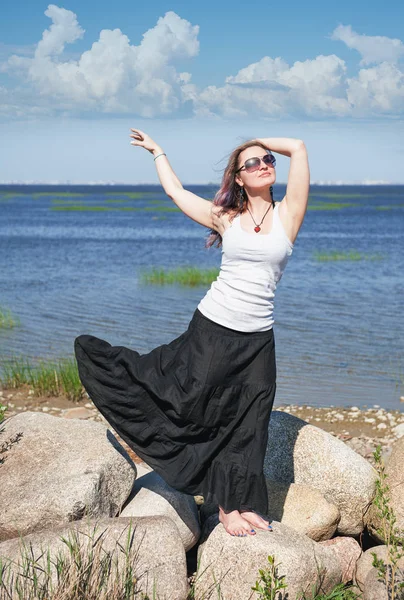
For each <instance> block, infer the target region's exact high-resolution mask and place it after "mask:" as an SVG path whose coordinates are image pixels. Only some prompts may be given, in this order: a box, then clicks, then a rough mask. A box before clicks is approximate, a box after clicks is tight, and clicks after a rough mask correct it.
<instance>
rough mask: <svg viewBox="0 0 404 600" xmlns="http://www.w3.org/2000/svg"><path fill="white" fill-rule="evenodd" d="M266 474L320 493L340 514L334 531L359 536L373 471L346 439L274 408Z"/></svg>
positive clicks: (371, 490)
mask: <svg viewBox="0 0 404 600" xmlns="http://www.w3.org/2000/svg"><path fill="white" fill-rule="evenodd" d="M264 473H265V476H266V477H267V478H268V479H271V480H275V481H279V482H284V483H299V484H304V485H308V486H310V487H313V488H315V489H317V490H319V491H320V492H321V494H322V495H323V496H324V498H325V499H326V500H327V501H328V502H330V503H331V504H335V505H336V506H337V507H338V508H339V510H340V513H341V520H340V522H339V523H338V527H337V532H338V533H340V534H342V535H358V534H359V533H361V531H362V530H363V528H364V518H365V515H366V512H367V510H368V508H369V506H370V503H371V501H372V498H373V496H374V492H375V482H376V471H375V470H374V469H373V467H372V466H371V465H370V464H369V463H368V462H367V461H366V460H365V459H364V458H362V457H361V456H359V454H356V452H354V451H353V450H351V449H350V448H348V446H347V445H346V444H344V442H342V441H341V440H339V439H337V438H335V437H334V436H332V435H331V434H329V433H327V432H326V431H323V430H322V429H320V428H318V427H315V426H313V425H309V424H308V423H306V422H305V421H303V420H302V419H299V418H297V417H294V416H292V415H289V414H287V413H283V412H280V411H274V412H273V413H272V415H271V421H270V424H269V436H268V445H267V452H266V456H265V463H264Z"/></svg>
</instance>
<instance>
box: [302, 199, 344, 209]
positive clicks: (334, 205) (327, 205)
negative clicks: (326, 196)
mask: <svg viewBox="0 0 404 600" xmlns="http://www.w3.org/2000/svg"><path fill="white" fill-rule="evenodd" d="M348 206H355V205H354V204H351V203H349V202H319V201H315V203H314V204H309V205H308V206H307V210H340V209H341V208H347V207H348Z"/></svg>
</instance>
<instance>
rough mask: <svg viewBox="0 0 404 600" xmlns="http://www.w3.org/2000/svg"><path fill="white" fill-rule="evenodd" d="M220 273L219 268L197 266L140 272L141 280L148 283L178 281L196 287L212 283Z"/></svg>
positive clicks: (157, 283) (163, 283) (161, 283)
mask: <svg viewBox="0 0 404 600" xmlns="http://www.w3.org/2000/svg"><path fill="white" fill-rule="evenodd" d="M218 275H219V269H217V268H215V267H214V268H211V269H198V268H197V267H177V268H176V269H171V270H165V269H157V268H153V269H151V270H150V271H143V272H142V273H141V274H140V281H141V282H142V283H146V284H155V285H167V284H169V285H170V284H175V283H178V284H180V285H187V286H190V287H194V286H197V285H210V284H211V283H212V281H214V280H215V279H216V278H217V276H218Z"/></svg>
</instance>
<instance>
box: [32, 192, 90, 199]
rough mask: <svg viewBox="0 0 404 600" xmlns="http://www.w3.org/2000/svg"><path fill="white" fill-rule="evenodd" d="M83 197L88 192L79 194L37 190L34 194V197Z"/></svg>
mask: <svg viewBox="0 0 404 600" xmlns="http://www.w3.org/2000/svg"><path fill="white" fill-rule="evenodd" d="M49 196H51V197H53V198H82V197H83V196H87V194H79V193H76V192H37V193H36V194H32V197H33V198H46V197H49Z"/></svg>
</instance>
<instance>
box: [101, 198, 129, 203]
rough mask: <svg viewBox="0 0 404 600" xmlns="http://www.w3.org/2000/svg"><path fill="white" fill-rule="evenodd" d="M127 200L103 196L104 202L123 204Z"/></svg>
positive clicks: (127, 199) (127, 200)
mask: <svg viewBox="0 0 404 600" xmlns="http://www.w3.org/2000/svg"><path fill="white" fill-rule="evenodd" d="M125 202H129V198H105V203H106V204H124V203H125Z"/></svg>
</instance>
